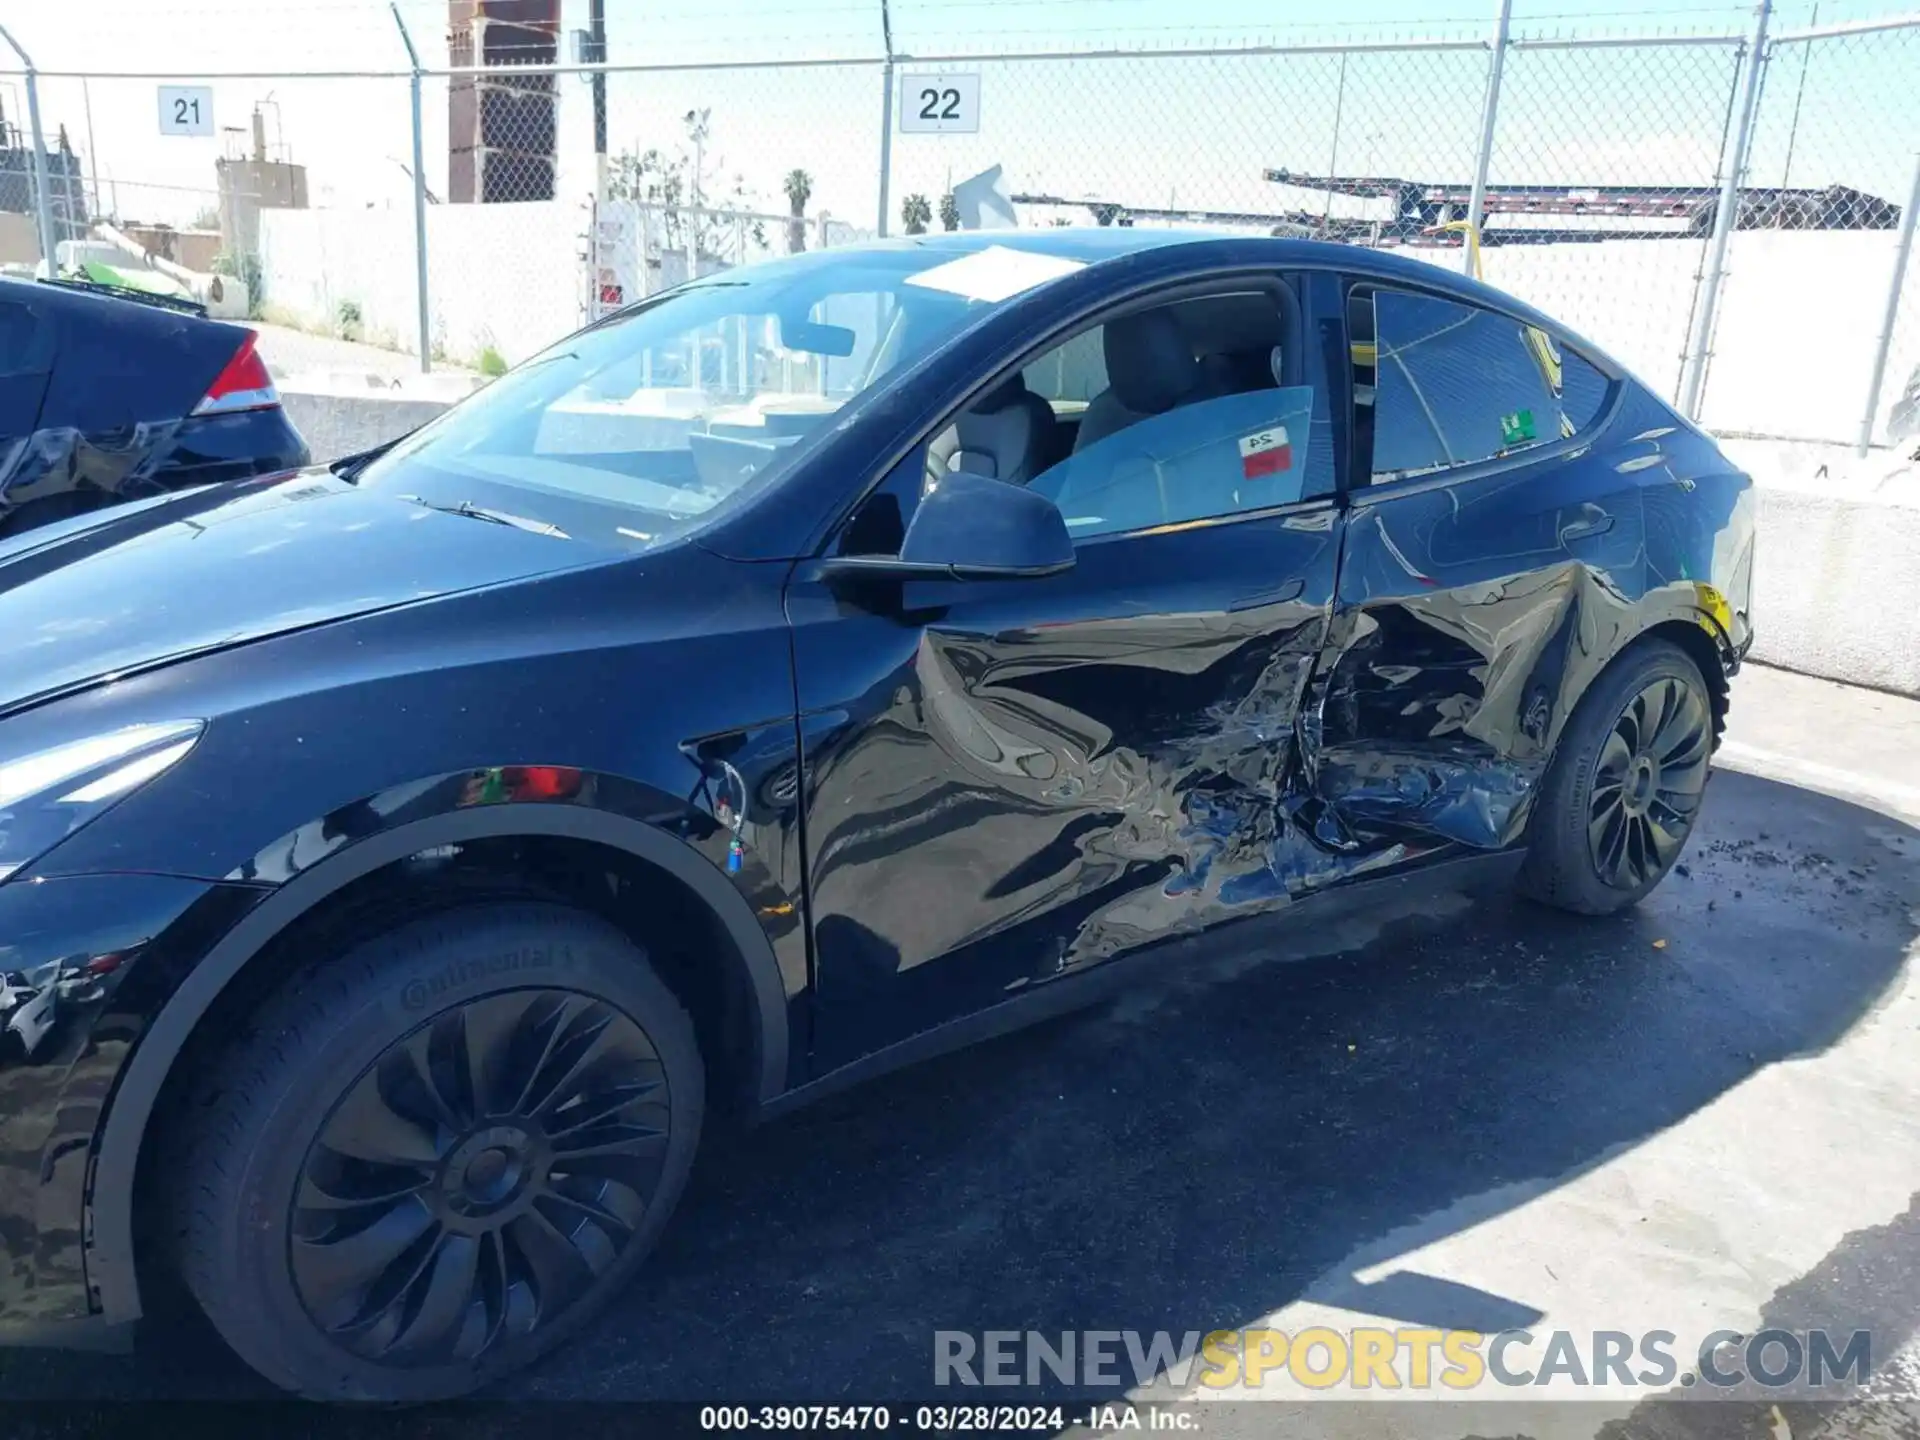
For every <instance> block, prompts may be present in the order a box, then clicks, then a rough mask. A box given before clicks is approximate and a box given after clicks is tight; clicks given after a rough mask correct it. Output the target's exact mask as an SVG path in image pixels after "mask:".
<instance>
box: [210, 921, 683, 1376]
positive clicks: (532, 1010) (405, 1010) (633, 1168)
mask: <svg viewBox="0 0 1920 1440" xmlns="http://www.w3.org/2000/svg"><path fill="white" fill-rule="evenodd" d="M196 1099H197V1102H198V1103H196V1104H195V1105H194V1107H193V1110H192V1112H191V1114H192V1118H191V1120H190V1121H189V1122H188V1123H190V1124H191V1126H192V1133H191V1134H190V1135H189V1136H187V1137H186V1138H187V1140H188V1145H187V1147H186V1152H185V1153H186V1155H187V1156H188V1160H187V1164H186V1165H185V1167H184V1169H183V1173H181V1174H180V1175H178V1176H177V1177H176V1194H175V1203H176V1206H177V1211H176V1213H178V1214H179V1215H180V1218H181V1225H180V1243H181V1247H182V1254H181V1256H180V1260H181V1268H182V1270H183V1273H184V1275H185V1278H186V1280H187V1284H188V1287H189V1288H190V1289H191V1290H192V1292H193V1294H194V1296H195V1298H196V1299H197V1300H198V1301H199V1303H200V1305H201V1308H202V1309H204V1310H205V1311H206V1314H207V1316H208V1318H209V1319H210V1320H211V1321H212V1322H213V1324H214V1327H215V1328H216V1329H217V1330H219V1331H220V1333H221V1335H222V1336H223V1337H224V1338H225V1339H226V1341H227V1343H228V1344H230V1345H231V1346H232V1347H233V1348H234V1349H235V1350H236V1351H237V1352H238V1353H239V1355H240V1357H241V1358H242V1359H243V1360H246V1361H247V1362H248V1363H249V1364H251V1365H252V1366H253V1367H254V1368H255V1369H256V1370H258V1371H260V1372H261V1373H262V1374H263V1375H265V1376H266V1377H267V1378H268V1379H270V1380H273V1381H275V1382H276V1383H278V1384H280V1385H283V1386H285V1387H286V1388H288V1389H291V1390H296V1391H299V1392H301V1393H303V1394H306V1395H310V1396H313V1397H315V1398H324V1399H359V1400H377V1401H403V1400H428V1399H437V1398H442V1397H447V1396H452V1395H457V1394H460V1393H463V1392H465V1391H467V1390H471V1389H474V1388H476V1387H478V1386H480V1385H484V1384H486V1383H488V1382H489V1381H492V1380H494V1379H497V1378H499V1377H501V1376H503V1375H505V1374H507V1373H509V1372H511V1371H513V1370H516V1369H518V1368H520V1367H521V1366H523V1365H525V1364H526V1363H528V1362H529V1361H531V1360H532V1359H533V1358H535V1357H536V1356H538V1355H540V1354H542V1353H544V1352H546V1351H548V1350H550V1349H552V1348H553V1347H554V1346H555V1345H558V1344H560V1343H561V1342H562V1341H564V1340H565V1339H566V1338H567V1337H568V1336H570V1335H571V1334H573V1333H575V1332H576V1331H577V1330H578V1329H579V1328H580V1326H581V1325H583V1324H584V1323H586V1321H587V1320H589V1319H590V1318H591V1317H592V1315H593V1313H594V1312H595V1311H596V1310H598V1309H599V1308H600V1307H601V1306H602V1305H603V1304H604V1303H605V1302H606V1301H607V1300H608V1299H609V1298H610V1297H611V1296H612V1294H613V1293H614V1292H615V1291H616V1290H617V1289H618V1288H619V1287H620V1285H621V1284H622V1283H623V1282H624V1281H625V1280H626V1279H627V1277H628V1276H630V1275H631V1274H632V1273H633V1271H634V1269H635V1268H636V1267H637V1266H638V1265H639V1264H640V1262H641V1261H642V1260H643V1259H644V1258H645V1256H646V1253H647V1252H648V1250H650V1249H651V1248H652V1245H653V1242H654V1240H655V1238H656V1237H657V1236H658V1234H659V1232H660V1228H661V1226H662V1225H663V1224H664V1223H665V1222H666V1219H667V1216H668V1215H669V1214H670V1213H671V1211H672V1210H673V1207H674V1202H675V1201H676V1200H677V1199H678V1197H679V1193H680V1189H681V1187H682V1185H683V1184H684V1182H685V1180H686V1177H687V1173H688V1170H689V1169H690V1168H691V1165H692V1160H693V1152H694V1148H695V1144H696V1141H697V1138H698V1135H699V1130H700V1121H701V1111H702V1101H703V1073H702V1068H701V1061H700V1056H699V1052H698V1049H697V1046H696V1042H695V1039H694V1032H693V1026H692V1024H691V1022H690V1021H689V1020H688V1018H687V1015H686V1012H685V1011H684V1010H683V1009H682V1008H681V1007H680V1004H679V1002H678V1001H677V1000H676V999H675V998H674V996H673V994H672V992H671V991H670V990H668V988H667V987H666V985H665V984H663V983H662V982H661V981H660V979H659V978H658V977H657V976H656V975H655V974H654V973H653V971H652V969H651V968H650V967H649V965H648V963H647V959H646V956H645V954H644V953H643V952H642V951H640V950H639V949H637V948H636V947H635V946H634V945H633V944H632V942H630V941H629V940H628V939H627V938H626V936H625V935H624V934H622V933H621V932H620V931H619V930H617V929H615V928H614V927H613V926H611V925H609V924H607V923H606V922H604V921H602V920H599V919H597V918H595V917H593V916H590V915H586V914H582V913H580V912H577V911H573V910H569V909H566V908H564V907H561V906H556V905H547V904H511V905H502V904H489V905H484V906H476V907H473V908H468V909H461V910H454V911H450V912H446V913H443V914H440V915H437V916H433V917H430V918H426V919H422V920H418V921H416V922H414V923H412V924H409V925H405V926H402V927H400V928H398V929H396V930H394V931H392V932H391V933H388V934H386V935H383V936H380V937H379V938H377V939H374V940H372V941H370V942H368V943H366V944H364V945H361V946H359V947H357V948H355V949H353V950H350V951H348V952H347V953H345V954H342V955H338V956H332V957H316V959H315V962H314V963H313V964H310V965H309V966H307V967H306V968H305V969H303V970H302V971H301V972H300V973H299V974H298V975H296V976H295V977H294V978H293V980H292V981H291V982H290V983H289V984H288V985H287V986H286V987H285V988H284V989H283V990H282V991H281V992H280V994H279V995H278V996H277V997H276V998H275V999H273V1000H272V1001H270V1002H268V1004H267V1005H266V1006H265V1008H264V1009H262V1010H261V1011H260V1012H259V1013H258V1014H257V1015H256V1016H254V1017H253V1019H252V1021H251V1022H250V1024H249V1025H248V1027H247V1033H246V1034H245V1035H244V1036H243V1037H242V1038H241V1039H240V1041H239V1043H238V1044H237V1045H235V1047H234V1048H233V1049H232V1050H231V1051H229V1052H228V1053H227V1055H226V1056H225V1057H224V1059H223V1061H222V1062H221V1063H220V1064H219V1065H218V1066H217V1067H216V1068H215V1069H214V1071H213V1072H212V1073H210V1074H209V1075H208V1076H207V1077H206V1079H205V1080H204V1082H203V1084H202V1085H201V1087H200V1093H199V1095H198V1096H197V1097H196Z"/></svg>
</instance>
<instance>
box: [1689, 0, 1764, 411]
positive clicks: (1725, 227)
mask: <svg viewBox="0 0 1920 1440" xmlns="http://www.w3.org/2000/svg"><path fill="white" fill-rule="evenodd" d="M1772 13H1773V0H1760V3H1759V4H1758V5H1756V6H1755V7H1754V12H1753V35H1752V38H1751V39H1749V40H1748V41H1747V57H1746V58H1747V63H1746V66H1745V68H1744V69H1743V70H1742V71H1741V73H1740V98H1739V100H1738V102H1737V105H1738V109H1737V112H1736V115H1735V118H1734V122H1733V144H1732V147H1731V148H1730V150H1729V151H1728V152H1727V154H1726V155H1725V156H1724V157H1723V158H1722V160H1721V164H1720V199H1719V203H1718V205H1717V206H1716V207H1715V209H1714V213H1713V238H1712V239H1711V240H1710V241H1709V242H1708V244H1707V251H1708V258H1707V282H1706V288H1705V290H1704V291H1703V292H1702V293H1701V296H1700V305H1699V308H1698V309H1697V310H1696V311H1695V312H1694V317H1693V339H1692V343H1691V344H1689V345H1688V346H1687V362H1686V365H1685V367H1684V368H1683V369H1682V371H1681V374H1680V413H1681V414H1683V415H1685V416H1686V417H1687V418H1688V419H1689V420H1698V419H1699V418H1700V401H1701V397H1702V394H1703V392H1704V391H1705V389H1706V379H1707V349H1708V347H1709V346H1710V345H1711V344H1712V343H1713V325H1714V320H1715V318H1716V312H1717V311H1718V310H1719V308H1720V290H1721V287H1722V285H1723V284H1724V283H1725V282H1726V278H1727V242H1728V240H1730V239H1731V238H1732V235H1733V231H1734V226H1735V225H1736V224H1737V223H1738V220H1739V212H1740V180H1741V177H1742V176H1743V175H1744V174H1745V173H1746V168H1747V152H1748V150H1749V148H1750V147H1751V145H1752V143H1753V115H1754V111H1755V110H1757V109H1758V108H1759V105H1760V76H1761V72H1762V71H1763V70H1764V69H1765V67H1766V60H1767V21H1768V19H1769V18H1771V16H1772Z"/></svg>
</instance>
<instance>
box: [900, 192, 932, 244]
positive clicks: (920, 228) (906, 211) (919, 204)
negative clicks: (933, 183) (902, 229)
mask: <svg viewBox="0 0 1920 1440" xmlns="http://www.w3.org/2000/svg"><path fill="white" fill-rule="evenodd" d="M900 222H901V224H903V225H905V226H906V227H907V234H909V235H924V234H926V233H927V226H929V225H931V224H932V223H933V206H931V205H929V204H928V203H927V197H926V196H924V195H909V196H907V198H906V199H905V200H904V201H902V202H901V205H900Z"/></svg>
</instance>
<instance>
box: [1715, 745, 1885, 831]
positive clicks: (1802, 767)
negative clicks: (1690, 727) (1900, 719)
mask: <svg viewBox="0 0 1920 1440" xmlns="http://www.w3.org/2000/svg"><path fill="white" fill-rule="evenodd" d="M1714 759H1715V761H1717V762H1721V763H1724V764H1726V765H1727V766H1728V768H1730V769H1733V770H1747V771H1751V772H1753V773H1754V774H1757V775H1762V776H1765V777H1767V778H1769V779H1774V780H1786V781H1789V782H1797V783H1800V784H1803V785H1805V786H1807V787H1808V788H1809V789H1813V790H1819V791H1822V792H1824V793H1826V794H1829V795H1837V796H1841V797H1843V798H1845V799H1848V800H1862V801H1865V802H1867V803H1868V804H1870V805H1872V806H1874V807H1875V808H1876V809H1879V810H1883V811H1893V812H1897V813H1898V814H1900V815H1902V816H1903V817H1905V818H1907V819H1910V820H1920V787H1916V786H1912V785H1902V784H1899V783H1898V782H1896V781H1893V780H1887V779H1884V778H1883V777H1881V776H1878V775H1863V774H1861V773H1860V772H1858V771H1855V770H1843V769H1841V768H1840V767H1839V766H1837V765H1822V764H1821V763H1820V762H1819V761H1818V760H1803V759H1801V758H1800V757H1799V756H1798V755H1784V754H1782V753H1780V752H1779V751H1777V750H1764V749H1762V748H1761V747H1760V746H1758V745H1749V744H1747V743H1745V742H1744V741H1741V740H1725V741H1722V742H1721V745H1720V749H1719V751H1718V753H1716V754H1715V756H1714Z"/></svg>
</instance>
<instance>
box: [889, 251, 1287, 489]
mask: <svg viewBox="0 0 1920 1440" xmlns="http://www.w3.org/2000/svg"><path fill="white" fill-rule="evenodd" d="M1297 333H1298V307H1297V304H1296V303H1295V302H1294V300H1293V296H1292V294H1291V292H1290V291H1286V290H1285V289H1284V288H1282V287H1276V288H1275V289H1272V290H1266V289H1263V290H1255V291H1236V292H1232V293H1221V294H1212V295H1203V296H1198V297H1195V298H1193V299H1188V300H1180V301H1174V302H1172V303H1168V304H1162V305H1157V306H1154V307H1152V308H1149V309H1144V310H1137V311H1133V312H1130V313H1127V314H1124V315H1120V316H1116V317H1115V318H1113V319H1111V320H1109V321H1107V322H1106V323H1104V324H1102V325H1098V326H1095V327H1093V328H1092V329H1090V330H1087V331H1083V332H1082V333H1081V334H1079V335H1076V336H1074V337H1073V338H1072V339H1070V340H1068V341H1066V342H1065V343H1063V344H1062V345H1059V346H1057V347H1056V348H1055V349H1053V350H1051V351H1049V352H1048V353H1047V354H1046V355H1044V356H1042V357H1041V358H1040V359H1038V360H1036V361H1034V362H1032V363H1031V364H1029V365H1028V366H1027V367H1026V368H1025V369H1024V370H1022V371H1021V372H1020V373H1018V374H1016V375H1010V376H1008V377H1007V378H1006V379H1005V380H1004V381H1002V382H1001V383H1000V384H998V385H996V386H995V387H994V388H993V389H992V390H990V391H989V392H988V393H987V394H986V395H985V396H983V397H982V398H981V399H979V400H977V401H975V402H974V403H973V404H972V405H971V406H969V407H968V408H967V409H966V410H964V411H962V412H961V413H960V414H959V415H958V416H956V417H955V418H954V421H953V423H952V424H951V425H949V426H948V427H947V428H946V429H945V430H944V431H942V432H941V433H940V434H938V435H936V436H935V437H934V439H933V440H932V441H931V442H930V443H929V445H928V447H927V458H926V484H927V487H928V488H931V487H932V486H933V485H934V484H936V483H938V481H939V478H940V476H942V475H945V474H949V473H951V472H952V471H955V470H967V471H971V472H973V473H974V474H978V475H985V476H987V477H989V478H990V479H995V480H1005V481H1008V482H1010V483H1012V484H1016V485H1025V484H1029V483H1030V482H1031V481H1032V480H1033V479H1034V478H1035V477H1036V476H1039V475H1041V474H1043V473H1044V472H1046V471H1047V470H1049V469H1051V468H1052V467H1054V466H1055V465H1058V464H1060V463H1061V462H1063V461H1065V460H1067V459H1068V458H1070V457H1071V456H1074V455H1076V454H1079V453H1081V452H1083V451H1085V450H1087V449H1089V448H1090V447H1092V446H1094V445H1096V444H1098V443H1099V442H1100V441H1102V440H1105V439H1107V438H1109V437H1111V436H1113V435H1116V434H1118V433H1120V432H1121V431H1123V430H1125V429H1127V428H1128V427H1129V426H1132V425H1135V424H1138V423H1139V422H1140V421H1142V420H1145V419H1148V418H1149V417H1152V416H1158V415H1164V414H1167V413H1168V412H1170V411H1173V410H1176V409H1179V408H1180V407H1181V406H1184V405H1192V404H1197V403H1199V402H1201V401H1204V400H1213V399H1218V398H1220V397H1222V396H1227V395H1239V394H1247V393H1250V392H1253V391H1257V390H1267V389H1276V388H1279V387H1282V386H1286V385H1299V384H1302V383H1303V380H1302V377H1301V376H1300V374H1299V370H1300V365H1299V361H1298V356H1299V355H1300V353H1301V352H1300V347H1299V345H1298V344H1297V343H1296V342H1295V341H1294V339H1293V337H1294V336H1296V335H1297Z"/></svg>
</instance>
